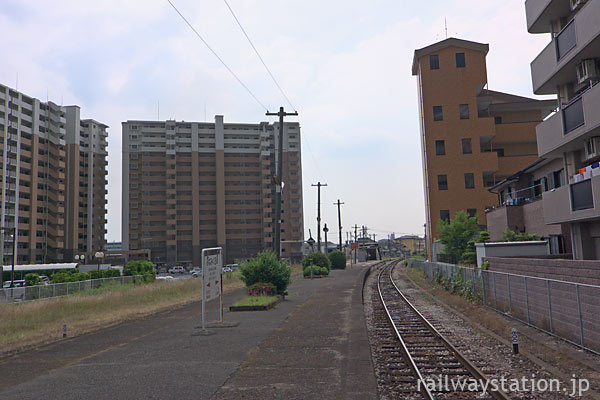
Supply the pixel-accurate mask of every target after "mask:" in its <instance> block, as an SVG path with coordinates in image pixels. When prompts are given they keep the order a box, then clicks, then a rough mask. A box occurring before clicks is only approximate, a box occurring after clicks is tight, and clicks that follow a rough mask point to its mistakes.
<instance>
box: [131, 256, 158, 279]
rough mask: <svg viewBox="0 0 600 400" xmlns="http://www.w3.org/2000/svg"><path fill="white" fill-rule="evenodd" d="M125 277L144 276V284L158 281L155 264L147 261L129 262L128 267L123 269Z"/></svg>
mask: <svg viewBox="0 0 600 400" xmlns="http://www.w3.org/2000/svg"><path fill="white" fill-rule="evenodd" d="M123 275H127V276H132V275H142V276H143V281H144V282H154V280H155V279H156V272H155V271H154V264H152V263H151V262H150V261H145V260H138V261H129V262H128V263H127V265H125V266H124V267H123Z"/></svg>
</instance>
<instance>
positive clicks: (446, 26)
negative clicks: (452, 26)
mask: <svg viewBox="0 0 600 400" xmlns="http://www.w3.org/2000/svg"><path fill="white" fill-rule="evenodd" d="M444 28H445V29H446V39H448V22H447V21H446V17H444Z"/></svg>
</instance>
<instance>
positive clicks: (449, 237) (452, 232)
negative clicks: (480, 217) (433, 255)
mask: <svg viewBox="0 0 600 400" xmlns="http://www.w3.org/2000/svg"><path fill="white" fill-rule="evenodd" d="M478 230H479V228H478V226H477V218H476V217H469V216H468V215H467V214H466V213H465V212H464V211H459V212H457V213H456V215H455V216H454V218H453V219H452V220H451V221H450V222H448V221H446V220H440V222H439V223H438V233H439V235H440V241H441V242H442V244H443V245H444V252H445V253H446V254H452V255H453V256H454V257H456V260H462V256H463V254H464V253H465V251H466V249H467V245H468V243H469V240H472V239H473V237H474V236H475V233H477V231H478Z"/></svg>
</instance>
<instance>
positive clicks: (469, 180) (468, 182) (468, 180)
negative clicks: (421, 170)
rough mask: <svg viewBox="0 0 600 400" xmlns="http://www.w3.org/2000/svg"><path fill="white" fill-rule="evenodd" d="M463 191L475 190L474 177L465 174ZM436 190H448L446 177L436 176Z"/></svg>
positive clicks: (471, 174) (470, 174)
mask: <svg viewBox="0 0 600 400" xmlns="http://www.w3.org/2000/svg"><path fill="white" fill-rule="evenodd" d="M465 189H475V175H474V174H473V173H472V172H467V173H465ZM438 190H448V175H438Z"/></svg>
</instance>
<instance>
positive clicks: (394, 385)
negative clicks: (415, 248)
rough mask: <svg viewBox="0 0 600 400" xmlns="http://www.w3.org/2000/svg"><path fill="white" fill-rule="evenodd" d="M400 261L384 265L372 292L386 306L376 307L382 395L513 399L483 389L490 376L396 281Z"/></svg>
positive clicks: (378, 359)
mask: <svg viewBox="0 0 600 400" xmlns="http://www.w3.org/2000/svg"><path fill="white" fill-rule="evenodd" d="M398 262H399V261H392V262H389V263H387V264H385V265H384V266H383V267H382V268H381V270H380V271H379V274H378V277H377V290H374V291H373V292H372V295H373V297H378V298H377V299H373V300H374V301H373V304H376V302H378V303H379V304H380V305H381V307H376V308H375V310H374V315H373V318H374V319H373V321H374V330H375V340H374V341H375V343H376V347H377V354H376V357H375V358H376V363H378V364H380V365H379V366H378V380H379V385H380V387H384V388H385V389H384V390H382V393H381V395H382V397H384V398H394V399H396V398H404V399H419V398H420V399H473V398H478V399H502V400H508V399H509V397H508V396H507V395H506V394H505V393H503V392H501V391H492V390H488V391H484V390H483V386H482V383H485V382H489V381H488V379H487V377H486V376H485V375H484V374H483V373H482V372H481V371H480V370H479V369H478V368H477V367H476V366H475V365H473V364H472V363H471V362H469V360H467V359H466V358H465V357H464V356H463V355H462V354H461V353H460V351H458V350H457V349H456V348H455V347H454V346H453V345H452V344H451V343H450V342H448V340H447V339H446V338H445V337H444V336H443V335H442V334H441V333H440V332H439V331H438V330H437V329H436V328H435V327H434V326H433V325H432V324H431V323H430V322H429V321H428V320H427V319H426V318H425V317H424V316H423V315H422V314H421V313H420V312H419V311H418V310H417V309H416V308H415V307H414V306H413V305H412V304H411V303H410V302H409V301H408V300H407V299H406V297H405V296H404V295H403V294H402V293H401V292H400V290H399V289H398V287H397V286H396V284H395V283H394V282H393V279H392V270H393V268H394V267H395V266H396V264H397V263H398ZM390 328H391V329H390ZM461 383H462V384H463V385H462V387H461V385H460V384H461ZM455 385H458V387H457V386H455ZM484 392H485V393H484Z"/></svg>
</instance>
